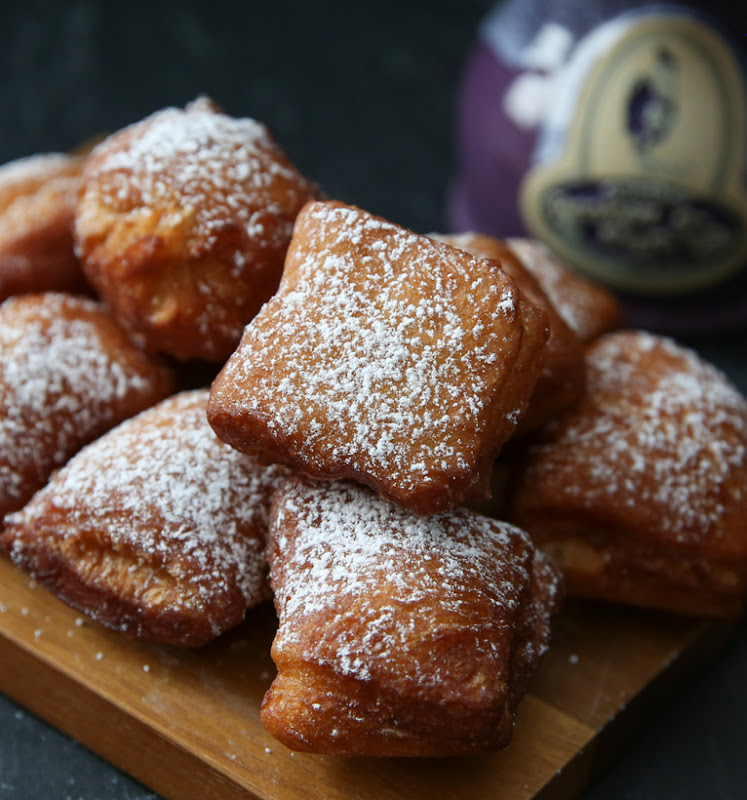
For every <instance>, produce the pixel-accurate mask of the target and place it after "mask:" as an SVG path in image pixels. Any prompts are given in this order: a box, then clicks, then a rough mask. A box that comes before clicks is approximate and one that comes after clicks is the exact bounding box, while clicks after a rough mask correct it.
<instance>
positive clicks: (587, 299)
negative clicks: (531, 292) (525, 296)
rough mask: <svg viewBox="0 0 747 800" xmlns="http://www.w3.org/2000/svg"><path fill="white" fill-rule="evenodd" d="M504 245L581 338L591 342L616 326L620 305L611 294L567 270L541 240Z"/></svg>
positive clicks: (520, 241)
mask: <svg viewBox="0 0 747 800" xmlns="http://www.w3.org/2000/svg"><path fill="white" fill-rule="evenodd" d="M506 244H507V245H508V246H509V247H510V248H511V250H513V252H514V253H515V254H516V255H517V256H518V258H519V261H521V263H522V264H523V266H524V267H525V268H526V269H527V270H528V271H529V272H531V273H532V275H534V277H535V278H536V279H537V281H538V282H539V284H540V286H541V287H542V289H543V290H544V292H545V294H546V295H547V297H548V298H549V299H550V301H551V302H552V304H553V305H554V306H555V308H556V309H557V311H558V313H559V314H560V316H561V317H563V319H564V320H565V321H566V323H567V324H568V326H569V327H570V328H571V330H573V331H575V332H576V333H577V334H578V336H579V337H580V338H581V340H582V341H584V342H591V341H592V340H594V339H596V338H597V336H601V335H602V334H603V333H609V332H610V331H612V330H614V329H615V328H617V327H618V326H619V325H620V320H621V318H622V306H621V305H620V301H619V300H618V299H617V298H616V297H615V295H614V294H612V292H610V291H608V290H607V289H605V288H604V287H603V286H600V285H599V284H597V283H594V281H591V280H589V279H588V278H586V277H585V276H583V275H580V274H579V273H578V272H574V271H573V270H571V269H570V268H569V267H567V266H566V265H565V264H564V263H563V262H562V261H561V260H560V259H559V258H558V257H557V256H556V255H555V254H554V253H553V252H552V251H551V250H550V248H549V247H548V246H547V245H546V244H545V243H544V242H540V241H538V240H537V239H525V238H521V237H517V238H511V239H507V240H506Z"/></svg>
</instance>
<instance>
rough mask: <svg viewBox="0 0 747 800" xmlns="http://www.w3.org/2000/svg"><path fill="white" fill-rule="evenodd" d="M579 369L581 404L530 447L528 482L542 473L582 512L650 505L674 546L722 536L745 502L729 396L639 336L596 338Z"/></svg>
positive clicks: (746, 435) (718, 378)
mask: <svg viewBox="0 0 747 800" xmlns="http://www.w3.org/2000/svg"><path fill="white" fill-rule="evenodd" d="M587 363H588V401H587V403H586V404H585V406H584V407H583V409H582V410H581V411H580V412H579V413H578V414H574V415H571V416H570V417H569V418H568V419H567V420H565V421H564V422H562V423H558V424H557V426H556V430H555V433H551V439H552V441H551V442H550V443H548V444H544V445H537V446H536V447H535V448H534V449H533V452H534V456H533V460H532V466H531V468H530V472H529V474H528V475H527V477H526V480H527V481H528V482H529V485H534V482H535V481H537V480H544V479H547V478H550V477H551V479H552V480H553V483H556V482H557V483H558V484H559V485H564V489H563V491H564V493H565V494H566V495H568V496H573V497H578V498H579V500H581V501H582V502H583V505H584V506H586V507H588V508H594V507H595V506H596V505H597V504H599V503H600V502H604V503H607V502H609V501H614V504H615V505H618V506H619V507H620V508H621V509H628V510H629V509H634V508H635V509H639V510H640V509H650V510H651V513H652V519H651V521H650V522H651V524H652V525H653V526H654V527H655V528H656V529H657V530H659V531H660V532H662V533H663V535H665V536H666V537H667V538H672V539H675V540H677V541H679V542H686V541H691V542H696V541H699V540H701V539H702V538H703V537H705V536H706V535H709V536H719V535H721V529H720V527H719V526H720V524H721V521H722V520H723V518H724V515H725V513H726V510H727V509H729V508H739V507H740V506H741V505H743V504H744V502H745V500H746V499H747V497H746V496H745V493H746V492H747V402H745V399H744V398H743V397H742V396H741V395H740V393H739V392H738V390H737V389H736V388H735V387H734V386H732V384H731V383H730V382H729V381H728V379H727V378H726V377H725V376H724V375H723V374H722V373H721V372H720V371H718V370H717V369H716V368H715V367H713V366H712V365H710V364H708V363H706V362H705V361H704V360H703V359H701V358H700V357H699V356H698V355H697V354H696V353H694V352H693V351H691V350H688V349H686V348H684V347H682V346H680V345H678V344H677V343H676V342H674V341H673V340H671V339H668V338H666V337H661V336H656V335H654V334H650V333H645V332H639V331H626V332H620V333H616V334H608V335H607V336H604V337H602V338H601V339H600V340H598V341H597V342H596V343H595V344H594V345H593V346H592V347H591V348H590V350H589V352H588V357H587ZM574 454H578V455H574ZM579 475H581V476H583V478H582V480H579V479H578V476H579ZM625 513H629V511H626V512H625ZM641 513H644V512H643V511H641Z"/></svg>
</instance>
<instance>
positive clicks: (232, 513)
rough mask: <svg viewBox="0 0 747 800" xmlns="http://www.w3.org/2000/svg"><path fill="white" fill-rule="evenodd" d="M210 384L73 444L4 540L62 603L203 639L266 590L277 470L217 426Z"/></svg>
mask: <svg viewBox="0 0 747 800" xmlns="http://www.w3.org/2000/svg"><path fill="white" fill-rule="evenodd" d="M206 403H207V390H199V391H194V392H185V393H182V394H179V395H176V396H174V397H171V398H169V399H167V400H164V401H162V402H161V403H159V404H158V405H156V406H155V407H153V408H151V409H148V410H147V411H144V412H143V413H142V414H140V415H138V416H136V417H134V418H132V419H129V420H127V421H125V422H124V423H123V424H121V425H120V426H118V427H117V428H115V429H113V430H112V431H110V432H109V433H107V434H105V435H104V436H102V437H101V438H99V439H97V440H96V441H95V442H94V443H92V444H90V445H88V446H87V447H85V448H84V449H83V450H81V451H80V452H79V453H78V454H77V455H76V456H75V457H74V458H73V459H72V460H71V461H70V462H69V463H68V464H67V465H66V466H65V467H64V468H63V469H62V470H60V471H59V472H58V473H56V474H55V476H54V477H53V478H52V480H51V481H50V483H49V484H48V485H47V486H46V487H45V488H44V489H42V490H41V491H40V492H38V493H37V494H36V495H35V497H34V498H33V499H32V500H31V501H30V502H29V503H28V504H27V505H26V507H25V508H24V509H23V510H22V511H20V512H18V513H16V514H12V515H9V516H8V517H7V519H6V522H7V524H6V528H5V531H4V533H3V534H2V537H0V542H2V545H3V546H4V548H5V549H6V550H7V551H8V552H9V553H10V555H11V557H12V559H13V561H14V562H15V563H16V564H18V565H19V566H20V567H22V568H23V569H24V570H26V571H27V572H28V573H29V574H30V575H32V576H33V577H34V578H35V579H37V580H38V581H39V582H40V583H42V584H43V585H44V586H45V587H47V588H48V589H49V590H50V591H52V592H53V593H54V594H56V595H57V596H58V597H59V598H60V599H62V600H64V601H65V602H67V603H68V604H70V605H72V606H74V607H76V608H78V609H80V610H81V611H84V612H85V613H86V614H88V615H89V616H91V617H93V618H94V619H96V620H98V621H99V622H101V623H103V624H104V625H107V626H109V627H112V628H115V629H118V630H121V631H123V632H125V633H127V634H129V635H130V636H134V637H137V638H141V639H147V640H150V641H155V642H159V643H165V644H172V645H190V646H193V645H199V644H203V643H205V642H206V641H208V640H209V639H212V638H213V637H215V636H217V635H218V634H220V633H222V632H223V631H225V630H227V629H228V628H231V627H233V626H234V625H236V624H238V623H239V622H240V621H241V620H242V619H243V617H244V614H245V613H246V610H247V609H248V608H250V607H251V606H253V605H256V604H257V603H259V602H261V601H262V600H264V599H265V598H267V597H268V596H269V587H268V586H267V581H266V564H265V560H264V554H263V550H264V540H265V533H266V529H267V519H268V514H269V506H270V496H271V493H272V490H273V488H274V486H275V484H276V483H277V481H278V479H279V477H280V476H281V475H282V474H283V470H282V469H280V468H276V467H263V466H261V465H259V464H258V463H257V462H256V461H255V460H254V459H252V457H251V456H247V455H244V454H241V453H238V452H236V451H235V450H233V449H232V448H230V447H228V446H227V445H225V444H223V443H222V442H221V441H220V440H219V439H218V438H217V437H216V436H215V434H214V433H213V431H212V429H211V428H210V426H209V425H208V423H207V419H206V417H205V406H206Z"/></svg>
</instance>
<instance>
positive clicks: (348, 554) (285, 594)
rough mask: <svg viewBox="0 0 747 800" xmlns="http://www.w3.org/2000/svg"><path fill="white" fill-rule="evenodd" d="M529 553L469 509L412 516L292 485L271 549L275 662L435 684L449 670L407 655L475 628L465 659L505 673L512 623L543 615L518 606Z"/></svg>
mask: <svg viewBox="0 0 747 800" xmlns="http://www.w3.org/2000/svg"><path fill="white" fill-rule="evenodd" d="M534 555H535V553H534V548H533V547H532V545H531V543H530V540H529V537H528V535H527V534H526V533H524V532H523V531H521V530H520V529H518V528H515V527H513V526H511V525H509V524H507V523H503V522H499V521H497V520H493V519H489V518H487V517H483V516H481V515H478V514H476V513H474V512H470V511H467V510H464V509H459V510H456V511H450V512H442V513H440V514H435V515H429V516H418V515H414V514H412V513H410V512H408V511H406V510H403V509H401V508H400V507H398V506H396V505H394V504H392V503H390V502H388V501H387V500H385V499H383V498H381V497H379V496H378V495H376V494H375V493H373V492H371V491H370V490H368V489H365V488H363V487H360V486H357V485H356V484H353V483H349V482H345V481H343V482H338V483H323V482H319V483H314V482H310V481H307V480H294V479H290V480H288V481H287V482H286V483H284V484H283V485H282V486H281V488H280V489H279V491H278V494H277V495H276V503H275V506H274V516H273V518H272V520H271V533H270V542H269V545H268V559H269V563H270V576H271V582H272V585H273V590H274V592H275V604H276V608H277V610H278V615H279V619H280V625H279V628H278V634H277V637H276V640H275V643H274V651H275V655H276V661H277V662H278V664H279V666H280V665H281V663H282V661H283V658H284V652H285V650H286V649H289V650H291V651H293V650H296V649H297V648H298V647H299V646H300V647H301V652H300V654H299V655H297V658H300V659H301V660H303V661H307V660H308V661H312V662H320V663H327V664H329V665H330V666H331V667H332V668H333V669H334V670H335V671H337V672H338V673H340V674H342V675H348V676H353V677H355V678H357V679H361V680H368V679H370V678H372V677H373V676H374V675H376V676H378V677H381V675H382V673H386V671H387V670H399V669H401V670H409V671H410V673H411V674H410V675H409V676H405V678H408V677H409V678H410V679H413V680H415V681H416V682H418V684H420V685H423V684H432V685H434V686H435V685H438V683H439V681H440V680H441V679H442V677H443V676H442V674H441V669H442V667H443V669H447V667H446V666H445V665H442V664H439V663H433V660H432V659H428V658H427V657H424V658H422V660H421V658H419V657H418V656H417V655H414V653H417V652H418V650H419V649H420V651H419V655H420V656H421V657H423V656H424V655H425V654H426V652H427V649H428V648H429V647H430V646H431V644H432V645H433V646H434V647H436V650H434V653H435V652H436V651H437V647H438V641H439V637H441V636H446V637H449V636H454V635H457V634H456V632H457V631H471V632H472V634H473V638H472V639H470V649H472V648H474V650H475V652H471V653H470V656H469V658H470V659H472V658H474V659H475V660H476V661H477V660H480V659H483V660H484V661H487V662H488V663H490V664H493V665H494V667H495V669H496V671H497V669H498V667H497V666H496V665H502V666H501V669H505V668H506V666H507V663H508V651H509V650H510V648H511V647H512V646H513V645H512V642H511V640H512V636H513V632H512V626H513V624H514V622H515V621H516V619H517V616H518V615H520V614H523V613H526V612H527V611H528V612H529V613H532V614H533V613H535V612H537V613H541V612H540V609H534V608H533V609H527V608H522V606H523V605H525V604H527V597H526V596H525V589H526V587H527V584H528V581H529V579H530V575H529V573H530V570H532V569H533V565H532V560H533V558H534ZM545 578H546V579H547V580H548V581H549V582H552V581H553V580H555V581H556V580H557V578H556V577H555V576H554V575H553V574H550V573H548V574H547V575H546V576H545ZM556 590H557V586H556V587H555V589H554V590H553V591H556ZM542 611H543V612H544V613H545V615H546V616H548V615H549V611H548V609H547V608H544V609H542ZM429 642H430V643H431V644H429ZM545 644H546V643H545ZM477 650H479V651H480V653H477ZM540 650H542V648H541V647H538V649H537V652H535V653H534V654H533V656H532V655H530V654H529V653H527V654H526V657H527V658H530V657H535V656H538V655H540V652H539V651H540ZM504 677H505V676H504ZM495 678H496V675H495V674H494V675H492V676H491V678H490V681H492V680H494V679H495ZM403 679H404V678H403Z"/></svg>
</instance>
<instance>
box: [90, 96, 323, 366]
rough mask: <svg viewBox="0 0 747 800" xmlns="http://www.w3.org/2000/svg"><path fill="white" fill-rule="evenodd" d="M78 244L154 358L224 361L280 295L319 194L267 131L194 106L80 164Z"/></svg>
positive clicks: (200, 103) (96, 282)
mask: <svg viewBox="0 0 747 800" xmlns="http://www.w3.org/2000/svg"><path fill="white" fill-rule="evenodd" d="M81 180H82V186H81V197H80V201H79V203H78V206H77V210H76V217H75V237H76V244H77V250H78V253H79V256H80V258H81V261H82V264H83V268H84V270H85V273H86V276H87V277H88V279H89V281H90V283H91V284H92V285H93V286H94V288H95V289H96V290H97V292H98V293H99V294H100V295H101V297H102V298H103V299H104V300H105V301H106V303H107V304H108V305H109V306H110V307H111V308H112V310H113V311H114V313H115V314H116V316H117V318H118V320H119V321H120V323H121V324H122V325H123V326H124V327H125V328H127V330H128V331H129V332H130V334H131V335H132V336H133V337H134V338H135V339H136V340H137V341H138V342H139V343H140V344H142V345H143V346H145V347H146V348H147V349H149V350H155V351H159V352H163V353H167V354H169V355H172V356H175V357H177V358H179V359H183V360H189V359H204V360H209V361H217V362H222V361H224V360H225V359H226V358H227V357H228V355H229V354H230V353H231V352H232V351H233V349H234V348H235V346H236V344H237V343H238V341H239V338H240V336H241V331H242V329H243V327H244V325H245V324H246V323H247V322H248V321H249V320H250V319H251V318H252V317H253V316H254V314H256V312H257V311H258V310H259V308H260V306H261V305H262V303H264V302H265V300H267V299H268V298H269V297H270V296H271V295H272V293H273V292H274V291H275V289H276V288H277V285H278V282H279V280H280V274H281V272H282V269H283V258H284V256H285V251H286V249H287V247H288V242H289V240H290V236H291V230H292V226H293V221H294V219H295V216H296V214H297V213H298V211H299V210H300V209H301V207H302V206H303V204H304V203H305V202H306V201H307V200H309V199H310V198H312V197H314V196H315V195H316V193H317V190H316V187H315V186H314V185H312V184H311V183H310V182H309V181H308V180H307V179H306V178H304V177H303V176H302V175H301V174H300V173H299V172H298V170H297V169H296V168H295V167H294V166H293V165H292V164H291V163H290V161H289V160H288V158H287V157H286V155H285V154H284V153H283V152H282V150H281V149H280V147H279V146H278V145H277V143H276V142H275V141H274V139H273V138H272V136H271V135H270V133H269V132H268V130H267V129H266V127H265V126H264V125H262V124H261V123H259V122H257V121H255V120H253V119H246V118H245V119H236V118H233V117H230V116H228V115H226V114H224V113H222V112H221V111H220V110H219V109H218V108H217V106H216V105H215V104H213V103H212V102H211V101H209V100H207V99H205V98H200V99H199V100H197V101H195V102H193V103H191V104H189V105H188V106H187V107H186V108H185V109H177V108H166V109H163V110H161V111H159V112H157V113H155V114H153V115H151V116H150V117H148V118H146V119H144V120H142V121H141V122H138V123H136V124H134V125H131V126H129V127H127V128H125V129H124V130H121V131H118V132H117V133H115V134H113V135H112V136H110V137H109V138H107V139H106V140H104V141H103V142H102V143H100V144H99V145H98V146H96V147H95V148H94V149H93V151H92V152H91V154H90V155H89V156H88V157H87V158H86V160H85V163H84V166H83V173H82V178H81Z"/></svg>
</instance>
